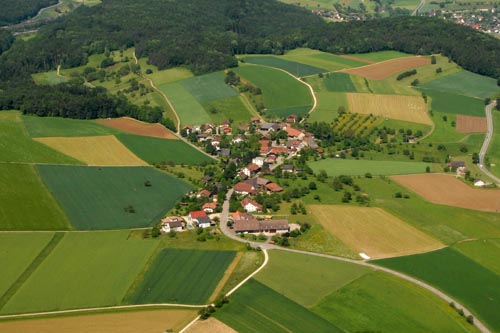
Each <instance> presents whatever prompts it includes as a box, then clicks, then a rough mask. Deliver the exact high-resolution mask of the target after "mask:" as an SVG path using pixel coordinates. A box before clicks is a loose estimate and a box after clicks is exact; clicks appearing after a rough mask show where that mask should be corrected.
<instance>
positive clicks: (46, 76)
mask: <svg viewBox="0 0 500 333" xmlns="http://www.w3.org/2000/svg"><path fill="white" fill-rule="evenodd" d="M31 77H32V78H33V80H34V81H35V83H36V84H45V85H53V84H59V83H63V82H66V81H68V79H66V78H65V77H64V76H59V75H57V71H49V72H43V73H36V74H31Z"/></svg>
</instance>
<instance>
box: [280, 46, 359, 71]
mask: <svg viewBox="0 0 500 333" xmlns="http://www.w3.org/2000/svg"><path fill="white" fill-rule="evenodd" d="M283 58H285V59H288V60H291V61H295V62H299V63H302V64H306V65H310V66H315V67H319V68H324V69H327V70H328V71H330V72H333V71H338V70H340V69H344V68H351V67H358V66H364V65H367V64H366V63H364V62H360V61H356V60H351V59H346V58H342V57H340V56H337V55H334V54H331V53H325V52H321V51H316V50H311V49H295V50H291V51H288V52H287V53H286V54H285V55H284V56H283Z"/></svg>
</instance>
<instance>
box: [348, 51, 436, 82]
mask: <svg viewBox="0 0 500 333" xmlns="http://www.w3.org/2000/svg"><path fill="white" fill-rule="evenodd" d="M430 63H431V61H430V59H428V58H424V57H420V56H412V57H403V58H396V59H392V60H387V61H383V62H380V63H375V64H372V65H367V66H363V67H359V68H351V69H346V70H344V72H347V73H350V74H354V75H359V76H362V77H364V78H367V79H371V80H383V79H386V78H388V77H390V76H392V75H394V74H397V73H399V72H403V71H405V70H408V69H413V68H418V67H421V66H424V65H428V64H430Z"/></svg>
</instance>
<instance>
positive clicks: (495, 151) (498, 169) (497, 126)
mask: <svg viewBox="0 0 500 333" xmlns="http://www.w3.org/2000/svg"><path fill="white" fill-rule="evenodd" d="M492 114H493V138H492V140H491V142H490V145H489V147H488V151H487V152H486V158H487V159H489V162H490V163H491V165H490V166H489V167H488V169H489V170H490V171H491V172H492V173H493V174H494V175H496V176H497V177H498V176H500V113H499V112H495V110H493V111H492ZM0 145H1V144H0Z"/></svg>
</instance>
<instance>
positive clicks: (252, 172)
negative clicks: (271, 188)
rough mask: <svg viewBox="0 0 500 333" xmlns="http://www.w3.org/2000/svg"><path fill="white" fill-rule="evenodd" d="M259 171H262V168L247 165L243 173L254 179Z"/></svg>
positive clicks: (255, 165)
mask: <svg viewBox="0 0 500 333" xmlns="http://www.w3.org/2000/svg"><path fill="white" fill-rule="evenodd" d="M259 170H260V166H258V165H257V164H255V163H250V164H249V165H247V166H246V167H244V168H243V169H242V170H241V171H243V173H244V174H245V175H247V176H248V177H252V176H253V175H255V174H256V173H257V172H259Z"/></svg>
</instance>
